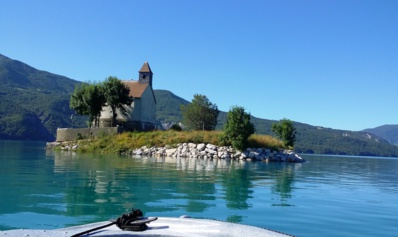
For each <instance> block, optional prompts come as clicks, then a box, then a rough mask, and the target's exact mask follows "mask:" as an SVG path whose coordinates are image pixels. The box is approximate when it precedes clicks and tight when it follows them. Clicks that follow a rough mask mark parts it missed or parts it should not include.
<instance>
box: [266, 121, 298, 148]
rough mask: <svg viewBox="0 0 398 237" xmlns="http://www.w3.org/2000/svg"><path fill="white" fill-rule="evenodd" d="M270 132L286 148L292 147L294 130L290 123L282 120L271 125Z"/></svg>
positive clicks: (294, 139)
mask: <svg viewBox="0 0 398 237" xmlns="http://www.w3.org/2000/svg"><path fill="white" fill-rule="evenodd" d="M271 130H272V131H273V132H274V133H275V134H276V135H277V136H278V137H279V139H281V140H282V141H283V143H284V144H285V146H286V147H292V148H293V147H294V143H295V142H296V128H295V127H294V125H293V122H292V121H290V120H289V119H286V118H284V119H282V120H281V121H279V122H278V123H273V124H272V128H271Z"/></svg>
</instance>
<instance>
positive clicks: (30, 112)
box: [0, 55, 85, 141]
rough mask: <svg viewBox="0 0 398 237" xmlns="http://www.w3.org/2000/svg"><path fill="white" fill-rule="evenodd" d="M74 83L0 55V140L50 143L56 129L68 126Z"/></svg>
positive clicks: (79, 119)
mask: <svg viewBox="0 0 398 237" xmlns="http://www.w3.org/2000/svg"><path fill="white" fill-rule="evenodd" d="M78 83H79V82H77V81H74V80H72V79H69V78H66V77H63V76H59V75H56V74H52V73H48V72H45V71H40V70H37V69H35V68H33V67H30V66H28V65H26V64H24V63H22V62H19V61H16V60H12V59H10V58H7V57H5V56H3V55H0V85H1V86H0V139H19V140H43V141H52V140H54V139H55V138H54V135H55V132H56V129H57V128H58V127H70V126H71V118H70V117H71V115H72V114H73V113H74V111H72V110H71V109H70V108H69V98H70V94H71V93H72V91H73V90H74V87H75V85H76V84H78ZM84 120H85V119H82V118H78V116H76V117H75V121H74V123H75V124H76V125H77V126H81V125H82V124H84Z"/></svg>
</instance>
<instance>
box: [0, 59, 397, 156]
mask: <svg viewBox="0 0 398 237" xmlns="http://www.w3.org/2000/svg"><path fill="white" fill-rule="evenodd" d="M79 83H81V82H78V81H75V80H72V79H69V78H67V77H64V76H60V75H56V74H53V73H49V72H45V71H41V70H37V69H35V68H33V67H31V66H29V65H26V64H24V63H22V62H19V61H17V60H12V59H10V58H7V57H5V56H3V55H0V85H1V86H0V139H13V140H42V141H54V139H55V134H56V129H57V128H58V127H71V126H72V120H71V115H72V114H74V111H73V110H71V109H70V108H69V100H70V95H71V93H72V92H73V90H74V88H75V86H76V85H77V84H79ZM154 93H155V97H156V100H157V105H156V109H157V112H156V117H157V120H158V121H159V123H161V124H162V125H164V126H165V127H167V126H170V125H172V124H173V123H178V122H181V120H182V115H181V111H180V105H186V104H188V103H189V102H188V101H186V100H184V99H182V98H181V97H178V96H177V95H175V94H173V93H172V92H170V91H167V90H154ZM213 102H214V103H217V102H216V101H213ZM242 106H243V105H242ZM226 115H227V113H226V112H224V111H221V112H220V114H219V118H218V125H217V129H222V128H223V126H224V124H225V121H226ZM86 120H87V119H86V118H85V117H81V116H76V115H74V117H73V126H74V127H85V126H86ZM252 122H253V124H254V125H255V128H256V132H257V133H259V134H270V135H273V134H272V132H271V126H272V123H275V122H277V121H273V120H268V119H261V118H256V117H252ZM294 126H295V127H296V129H297V142H296V145H295V149H296V151H297V152H303V153H316V154H347V155H372V156H396V157H398V147H396V146H393V145H391V144H390V143H389V142H391V143H394V141H395V142H396V141H397V136H395V138H394V136H393V135H391V134H390V133H387V132H386V134H388V136H384V135H383V134H380V133H378V134H377V133H376V132H370V131H362V132H352V131H344V130H336V129H330V128H323V127H317V126H312V125H308V124H303V123H297V122H294ZM382 127H383V126H382ZM378 130H382V129H378ZM383 138H384V139H383ZM394 139H395V140H394Z"/></svg>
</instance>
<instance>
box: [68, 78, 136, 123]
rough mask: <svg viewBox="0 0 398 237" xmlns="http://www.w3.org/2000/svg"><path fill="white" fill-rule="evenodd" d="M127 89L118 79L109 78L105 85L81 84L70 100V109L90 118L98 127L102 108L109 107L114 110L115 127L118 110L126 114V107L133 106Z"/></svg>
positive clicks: (113, 121)
mask: <svg viewBox="0 0 398 237" xmlns="http://www.w3.org/2000/svg"><path fill="white" fill-rule="evenodd" d="M129 93H130V89H129V88H127V87H126V86H125V85H124V84H123V83H122V82H121V81H120V80H119V79H117V78H116V77H108V78H107V79H106V80H105V81H104V82H103V83H97V84H81V85H78V86H76V88H75V91H74V92H73V93H72V95H71V98H70V103H69V105H70V108H72V109H74V110H75V111H76V113H77V114H80V115H87V116H89V119H90V123H92V122H93V121H94V124H95V125H98V118H99V116H100V115H101V111H102V106H105V105H109V106H110V107H111V109H112V125H115V121H116V117H117V109H119V110H120V111H121V112H122V113H125V112H126V109H125V108H124V105H131V103H132V102H133V98H132V97H130V96H129Z"/></svg>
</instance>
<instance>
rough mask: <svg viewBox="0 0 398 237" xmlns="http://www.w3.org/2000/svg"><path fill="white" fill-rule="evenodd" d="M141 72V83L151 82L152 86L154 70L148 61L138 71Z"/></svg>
mask: <svg viewBox="0 0 398 237" xmlns="http://www.w3.org/2000/svg"><path fill="white" fill-rule="evenodd" d="M138 73H139V79H138V81H139V82H140V83H146V84H149V85H150V86H151V87H152V76H153V73H152V70H151V67H150V66H149V64H148V62H144V64H143V65H142V67H141V69H140V70H139V71H138Z"/></svg>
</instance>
